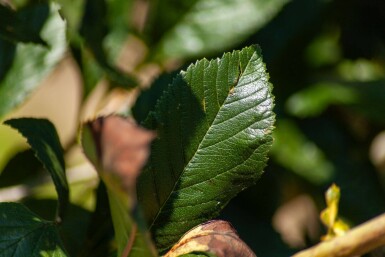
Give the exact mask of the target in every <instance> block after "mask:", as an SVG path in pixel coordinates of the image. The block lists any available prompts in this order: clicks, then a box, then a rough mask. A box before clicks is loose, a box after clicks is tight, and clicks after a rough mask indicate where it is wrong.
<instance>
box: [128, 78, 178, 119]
mask: <svg viewBox="0 0 385 257" xmlns="http://www.w3.org/2000/svg"><path fill="white" fill-rule="evenodd" d="M176 74H177V73H165V74H162V75H160V76H159V77H158V78H157V79H156V80H155V81H154V82H153V83H152V85H151V87H150V88H149V89H148V90H145V91H143V92H141V94H140V95H139V97H138V99H137V100H136V103H135V105H134V107H133V108H132V110H131V111H132V115H133V116H134V118H135V120H136V121H137V122H139V123H141V122H143V121H144V120H145V119H146V118H147V116H148V114H149V113H150V111H152V110H154V108H155V105H156V102H157V101H158V99H159V98H160V96H161V95H162V94H163V92H164V91H165V90H166V89H167V87H168V85H169V83H170V82H171V81H172V78H173V77H174V76H175V75H176Z"/></svg>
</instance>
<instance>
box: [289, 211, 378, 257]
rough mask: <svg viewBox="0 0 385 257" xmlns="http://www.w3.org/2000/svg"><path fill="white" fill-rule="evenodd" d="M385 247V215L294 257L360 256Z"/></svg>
mask: <svg viewBox="0 0 385 257" xmlns="http://www.w3.org/2000/svg"><path fill="white" fill-rule="evenodd" d="M383 245H385V213H384V214H381V215H380V216H378V217H376V218H373V219H371V220H369V221H367V222H365V223H363V224H361V225H359V226H357V227H356V228H354V229H352V230H350V231H349V232H347V233H346V234H345V235H343V236H340V237H336V238H334V239H331V240H329V241H325V242H322V243H319V244H317V245H315V246H313V247H311V248H308V249H306V250H303V251H300V252H298V253H296V254H295V255H293V256H292V257H348V256H356V255H358V256H360V255H362V254H365V253H368V252H370V251H372V250H374V249H376V248H378V247H380V246H383Z"/></svg>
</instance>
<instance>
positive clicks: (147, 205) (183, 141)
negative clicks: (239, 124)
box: [137, 74, 207, 250]
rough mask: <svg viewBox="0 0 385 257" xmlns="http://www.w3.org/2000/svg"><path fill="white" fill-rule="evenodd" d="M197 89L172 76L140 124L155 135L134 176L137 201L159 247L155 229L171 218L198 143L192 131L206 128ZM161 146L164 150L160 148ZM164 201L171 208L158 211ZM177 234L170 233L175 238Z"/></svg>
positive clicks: (204, 218) (160, 245)
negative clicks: (146, 158) (137, 173)
mask: <svg viewBox="0 0 385 257" xmlns="http://www.w3.org/2000/svg"><path fill="white" fill-rule="evenodd" d="M160 87H161V86H157V87H154V88H153V89H150V91H149V92H147V93H148V94H149V95H151V93H152V92H151V90H153V93H154V94H156V92H157V91H158V92H159V88H160ZM198 91H200V90H199V89H197V90H195V92H193V91H192V89H191V87H190V86H189V84H188V82H187V81H186V80H185V78H184V77H183V76H182V75H181V74H178V75H177V76H176V77H175V79H174V80H173V85H169V86H168V87H167V88H166V89H165V90H164V91H163V95H162V96H161V98H160V99H159V100H158V102H157V104H156V106H155V107H154V108H155V109H156V111H150V112H149V115H148V117H147V119H146V120H145V121H144V122H143V124H142V125H144V126H145V127H146V128H148V129H151V130H155V131H156V132H157V138H156V139H155V140H154V141H153V143H152V145H151V154H150V157H149V160H148V163H147V165H146V167H145V168H144V171H143V172H142V174H141V175H140V177H139V178H138V182H137V183H138V186H137V195H138V202H139V206H140V207H141V208H143V210H144V214H145V218H146V221H147V223H148V225H149V227H150V230H151V233H152V237H153V239H154V241H155V243H156V244H157V246H158V247H161V250H162V248H164V246H163V245H162V243H159V240H158V238H157V235H158V231H161V230H162V229H163V228H164V226H165V225H167V224H169V222H170V221H171V220H172V215H173V211H172V210H174V209H175V207H174V202H175V201H177V200H178V199H179V198H180V195H179V190H178V188H180V176H181V175H182V172H183V170H184V168H185V166H186V164H187V163H188V162H189V161H190V160H189V159H188V158H189V157H188V156H192V154H191V153H192V152H194V151H196V147H197V146H198V145H199V140H200V139H197V138H196V135H199V134H202V133H199V130H200V129H204V130H205V129H207V128H206V126H204V125H202V122H204V121H205V112H204V107H203V103H200V102H199V100H198V97H199V96H198V95H200V94H201V96H203V93H204V92H203V88H202V90H201V92H198ZM139 99H140V98H139ZM145 99H146V98H145ZM149 101H153V100H151V99H149ZM161 102H162V104H161ZM141 104H143V102H142V103H141ZM145 107H146V108H148V106H145ZM147 111H148V110H147ZM164 149H167V151H163V150H164ZM190 158H191V157H190ZM152 164H154V165H152ZM155 166H156V167H155ZM166 202H167V209H170V210H171V211H166V212H163V211H162V212H161V213H160V214H159V211H160V210H162V209H163V208H164V207H165V203H166ZM155 220H156V222H155V223H154V221H155ZM206 220H207V218H206V217H201V219H199V220H197V221H196V224H200V223H201V222H202V221H206ZM188 229H190V227H186V231H187V230H188ZM179 236H180V235H176V236H174V241H175V242H176V241H177V240H178V239H179ZM163 250H164V249H163Z"/></svg>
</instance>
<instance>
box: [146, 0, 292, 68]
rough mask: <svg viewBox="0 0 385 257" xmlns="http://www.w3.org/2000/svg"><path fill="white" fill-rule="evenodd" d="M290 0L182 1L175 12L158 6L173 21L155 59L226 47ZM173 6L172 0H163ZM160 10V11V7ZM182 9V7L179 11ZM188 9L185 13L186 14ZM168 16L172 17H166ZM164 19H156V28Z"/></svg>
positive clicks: (201, 52)
mask: <svg viewBox="0 0 385 257" xmlns="http://www.w3.org/2000/svg"><path fill="white" fill-rule="evenodd" d="M287 2H288V0H272V1H264V0H225V1H223V0H199V1H195V2H194V1H183V2H182V4H181V3H178V5H177V6H178V7H180V6H182V9H181V11H182V12H181V14H182V15H181V14H179V15H178V14H174V13H173V12H172V8H171V7H169V8H167V7H158V8H160V11H162V10H163V12H164V11H166V12H164V13H161V14H159V15H158V16H159V17H160V18H164V19H166V21H167V20H169V19H170V18H169V17H171V19H173V20H171V21H169V22H168V23H169V24H165V27H166V28H168V27H169V28H170V29H169V30H168V31H165V32H164V35H162V37H161V38H160V41H159V43H158V44H157V46H156V47H155V48H154V49H155V54H156V58H157V59H160V60H167V59H168V58H190V57H193V56H198V55H203V54H208V53H212V52H218V51H221V50H224V49H226V48H228V47H230V46H232V45H234V44H236V43H239V42H240V41H241V40H243V39H245V38H246V37H247V36H249V35H250V34H252V33H253V32H255V31H256V30H258V29H260V28H261V27H263V26H264V25H265V24H266V23H267V22H268V21H270V19H272V18H273V17H274V16H275V15H276V14H277V13H278V11H279V10H280V9H281V8H282V7H283V6H284V5H285V4H286V3H287ZM164 4H165V5H167V4H169V5H172V4H173V1H169V2H168V3H160V5H164ZM157 11H158V10H157ZM178 12H179V10H178ZM183 12H185V13H183ZM167 16H169V17H167ZM158 21H159V22H160V23H161V24H163V23H166V22H163V21H161V19H159V20H158V19H156V18H155V19H154V20H153V28H154V30H156V29H157V22H158Z"/></svg>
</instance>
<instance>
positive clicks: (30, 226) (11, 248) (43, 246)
mask: <svg viewBox="0 0 385 257" xmlns="http://www.w3.org/2000/svg"><path fill="white" fill-rule="evenodd" d="M0 217H1V218H0V229H1V233H0V255H1V256H13V257H25V256H33V257H35V256H36V257H40V256H45V257H67V256H69V255H67V253H66V251H65V249H64V247H63V245H62V242H61V240H60V237H59V233H58V230H57V228H56V226H55V223H54V222H51V221H46V220H43V219H41V218H40V217H38V216H37V215H35V214H34V213H32V212H31V211H29V210H28V209H27V208H26V207H24V206H23V205H21V204H18V203H0Z"/></svg>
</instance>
